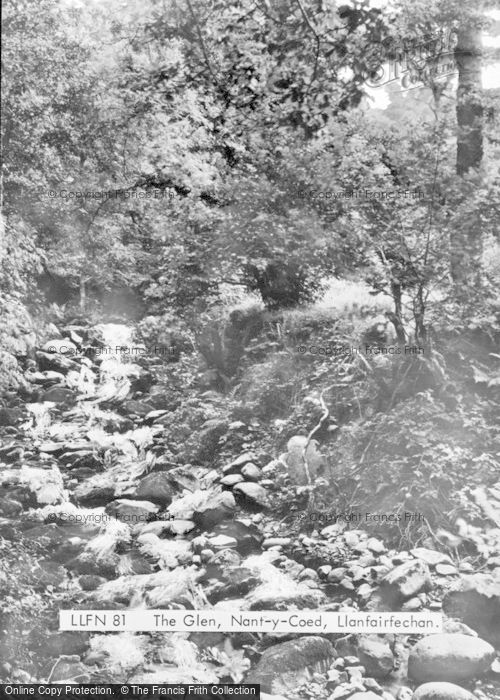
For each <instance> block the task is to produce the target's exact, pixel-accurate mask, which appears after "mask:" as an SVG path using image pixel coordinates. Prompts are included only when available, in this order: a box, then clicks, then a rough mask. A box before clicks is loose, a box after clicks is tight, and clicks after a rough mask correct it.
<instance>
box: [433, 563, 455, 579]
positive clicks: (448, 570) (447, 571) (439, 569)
mask: <svg viewBox="0 0 500 700" xmlns="http://www.w3.org/2000/svg"><path fill="white" fill-rule="evenodd" d="M436 573H437V574H439V575H440V576H455V575H456V574H458V571H457V569H456V567H455V566H453V565H452V564H437V565H436Z"/></svg>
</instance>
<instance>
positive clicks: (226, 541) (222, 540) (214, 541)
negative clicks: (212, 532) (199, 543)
mask: <svg viewBox="0 0 500 700" xmlns="http://www.w3.org/2000/svg"><path fill="white" fill-rule="evenodd" d="M208 542H209V545H210V547H212V549H226V548H227V547H236V545H237V544H238V542H237V540H236V539H235V538H234V537H228V536H227V535H217V536H216V537H212V538H210V539H209V540H208Z"/></svg>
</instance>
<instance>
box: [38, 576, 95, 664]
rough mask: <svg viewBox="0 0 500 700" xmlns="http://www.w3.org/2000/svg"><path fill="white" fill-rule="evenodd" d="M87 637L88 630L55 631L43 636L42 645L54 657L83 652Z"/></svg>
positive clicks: (87, 640) (87, 641)
mask: <svg viewBox="0 0 500 700" xmlns="http://www.w3.org/2000/svg"><path fill="white" fill-rule="evenodd" d="M103 580H104V579H103ZM89 639H90V635H89V633H88V632H76V631H75V632H55V633H54V634H51V635H49V636H45V637H44V639H43V645H44V647H45V650H46V651H48V652H49V654H50V656H54V657H58V656H61V655H63V654H83V653H85V651H86V650H87V647H88V645H89Z"/></svg>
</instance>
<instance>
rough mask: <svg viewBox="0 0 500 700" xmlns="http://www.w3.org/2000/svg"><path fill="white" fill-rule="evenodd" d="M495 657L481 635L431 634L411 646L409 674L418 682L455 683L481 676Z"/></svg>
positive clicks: (492, 650)
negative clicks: (480, 637) (479, 637)
mask: <svg viewBox="0 0 500 700" xmlns="http://www.w3.org/2000/svg"><path fill="white" fill-rule="evenodd" d="M494 657H495V650H494V648H493V647H492V646H491V644H488V642H485V641H484V640H483V639H478V638H476V637H470V636H469V635H466V634H434V635H431V636H428V637H424V638H423V639H421V640H420V641H419V642H417V643H416V644H415V646H414V647H413V648H412V649H411V651H410V656H409V659H408V675H409V677H410V678H412V679H413V680H416V681H419V682H425V681H447V682H450V683H454V682H456V681H462V680H468V679H471V678H475V677H476V676H480V675H481V674H482V673H484V672H485V671H487V670H488V668H489V666H490V664H491V662H492V661H493V659H494Z"/></svg>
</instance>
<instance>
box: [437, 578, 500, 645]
mask: <svg viewBox="0 0 500 700" xmlns="http://www.w3.org/2000/svg"><path fill="white" fill-rule="evenodd" d="M443 610H444V612H445V613H446V614H447V615H448V616H449V617H456V618H458V619H459V620H461V621H462V622H463V623H465V624H466V625H468V626H469V627H471V628H472V629H473V630H475V631H476V632H477V633H478V634H479V635H480V636H481V637H482V638H483V639H485V640H486V641H487V642H490V644H493V645H494V646H496V647H500V576H499V575H497V576H493V575H492V574H473V575H472V576H463V577H462V578H461V579H460V580H459V581H457V583H456V584H455V585H454V586H453V588H452V589H451V590H450V591H448V592H447V593H446V595H445V597H444V599H443Z"/></svg>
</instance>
